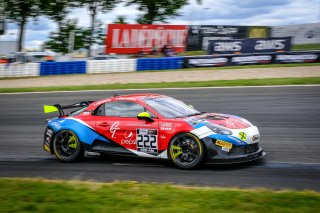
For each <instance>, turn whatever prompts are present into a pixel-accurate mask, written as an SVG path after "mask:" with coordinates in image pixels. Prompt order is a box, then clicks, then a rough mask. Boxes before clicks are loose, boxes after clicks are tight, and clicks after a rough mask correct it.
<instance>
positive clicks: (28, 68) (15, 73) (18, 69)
mask: <svg viewBox="0 0 320 213" xmlns="http://www.w3.org/2000/svg"><path fill="white" fill-rule="evenodd" d="M39 67H40V65H39V63H25V64H21V63H11V64H0V77H28V76H39V74H40V73H39Z"/></svg>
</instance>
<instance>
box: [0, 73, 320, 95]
mask: <svg viewBox="0 0 320 213" xmlns="http://www.w3.org/2000/svg"><path fill="white" fill-rule="evenodd" d="M301 84H320V77H312V78H266V79H242V80H217V81H197V82H193V81H190V82H159V83H129V84H100V85H82V86H59V87H30V88H0V93H12V92H48V91H79V90H119V89H148V88H155V89H156V88H188V87H223V86H263V85H301Z"/></svg>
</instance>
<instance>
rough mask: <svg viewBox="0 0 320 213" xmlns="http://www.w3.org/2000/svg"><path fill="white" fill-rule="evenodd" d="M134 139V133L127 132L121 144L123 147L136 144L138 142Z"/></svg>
mask: <svg viewBox="0 0 320 213" xmlns="http://www.w3.org/2000/svg"><path fill="white" fill-rule="evenodd" d="M133 137H134V135H133V132H132V131H130V130H127V131H126V132H125V133H124V139H122V140H121V144H122V145H132V144H136V140H135V139H134V138H133Z"/></svg>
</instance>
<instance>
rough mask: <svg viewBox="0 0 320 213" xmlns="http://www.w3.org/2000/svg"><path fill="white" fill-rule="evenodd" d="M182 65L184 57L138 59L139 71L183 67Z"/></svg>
mask: <svg viewBox="0 0 320 213" xmlns="http://www.w3.org/2000/svg"><path fill="white" fill-rule="evenodd" d="M182 67H183V57H166V58H139V59H137V71H142V70H165V69H181V68H182Z"/></svg>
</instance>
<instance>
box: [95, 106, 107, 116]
mask: <svg viewBox="0 0 320 213" xmlns="http://www.w3.org/2000/svg"><path fill="white" fill-rule="evenodd" d="M104 108H105V107H104V104H102V105H100V106H99V107H98V108H97V109H96V110H95V111H94V115H97V116H104V115H105V110H104Z"/></svg>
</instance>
